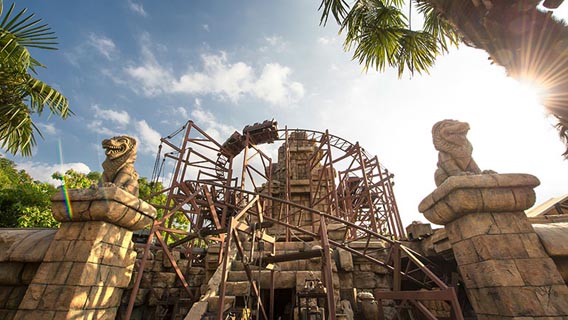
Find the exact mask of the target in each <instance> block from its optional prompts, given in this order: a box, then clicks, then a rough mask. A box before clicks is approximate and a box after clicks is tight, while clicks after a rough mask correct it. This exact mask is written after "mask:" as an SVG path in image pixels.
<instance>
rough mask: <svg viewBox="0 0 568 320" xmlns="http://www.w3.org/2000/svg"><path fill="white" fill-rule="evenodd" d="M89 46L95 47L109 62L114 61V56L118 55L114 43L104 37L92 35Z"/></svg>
mask: <svg viewBox="0 0 568 320" xmlns="http://www.w3.org/2000/svg"><path fill="white" fill-rule="evenodd" d="M89 45H91V46H92V47H94V48H95V49H96V50H97V51H98V52H99V53H100V54H101V55H103V56H104V57H105V58H107V59H108V60H112V58H113V56H114V55H115V54H116V53H117V51H118V50H117V48H116V45H115V44H114V42H113V41H112V40H111V39H110V38H107V37H105V36H103V35H96V34H94V33H91V34H90V35H89Z"/></svg>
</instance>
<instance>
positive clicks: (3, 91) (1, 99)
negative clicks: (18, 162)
mask: <svg viewBox="0 0 568 320" xmlns="http://www.w3.org/2000/svg"><path fill="white" fill-rule="evenodd" d="M14 9H15V4H12V5H11V6H10V8H9V9H8V11H7V12H6V13H5V14H4V12H3V3H2V0H0V19H1V21H0V142H1V146H2V149H5V150H7V151H8V152H10V153H13V154H16V153H20V154H22V155H23V156H31V154H32V148H33V147H34V146H35V145H36V138H35V135H34V132H37V134H39V135H40V136H42V135H41V132H40V130H39V129H38V128H37V126H36V125H35V124H34V123H33V120H32V117H31V116H32V114H36V115H41V114H42V113H43V111H44V108H45V107H46V106H47V108H48V109H49V111H50V112H51V114H55V115H57V116H59V117H61V118H63V119H65V118H67V117H68V116H69V114H72V112H71V111H70V110H69V103H68V101H67V98H65V97H64V96H63V95H62V94H61V93H60V92H58V91H57V90H55V89H54V88H52V87H50V86H48V85H47V84H45V83H44V82H42V81H41V80H39V79H36V78H35V77H34V75H37V68H39V67H45V66H44V65H42V64H41V63H40V62H39V61H37V60H36V59H34V58H32V56H31V55H30V52H29V50H28V49H29V48H38V49H45V50H55V49H56V47H55V45H56V43H55V42H53V41H54V40H55V39H56V37H54V36H53V32H51V29H50V28H49V26H48V25H47V24H42V20H41V19H35V18H34V14H29V15H26V11H27V9H23V10H21V11H19V12H17V13H15V11H14Z"/></svg>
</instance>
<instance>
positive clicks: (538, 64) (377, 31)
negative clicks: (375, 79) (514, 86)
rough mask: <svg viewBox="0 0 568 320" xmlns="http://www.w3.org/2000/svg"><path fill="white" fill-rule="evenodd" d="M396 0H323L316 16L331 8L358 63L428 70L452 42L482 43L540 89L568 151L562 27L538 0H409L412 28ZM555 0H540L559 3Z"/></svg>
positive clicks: (567, 75)
mask: <svg viewBox="0 0 568 320" xmlns="http://www.w3.org/2000/svg"><path fill="white" fill-rule="evenodd" d="M403 2H404V1H403V0H356V1H355V2H354V3H353V5H352V6H349V5H348V4H347V2H345V0H322V2H321V5H320V9H321V10H322V17H321V21H320V22H321V23H322V24H325V23H326V22H327V20H328V18H329V16H330V15H332V16H333V17H334V18H335V20H336V21H337V23H338V24H339V25H340V26H341V29H340V30H341V31H340V32H342V31H345V32H346V40H345V48H346V50H349V49H351V48H354V54H353V57H354V59H358V60H359V62H361V63H362V64H363V65H364V68H365V69H367V68H369V67H374V68H376V69H377V70H383V69H384V67H385V65H386V64H388V65H389V66H394V67H398V70H399V76H400V75H402V72H403V71H404V67H405V66H407V67H408V68H409V69H410V72H411V73H413V72H414V71H417V72H419V73H420V72H423V71H426V72H427V71H428V68H430V67H431V66H432V65H433V64H434V62H435V59H436V56H438V55H440V54H442V53H445V52H447V50H448V45H457V43H458V42H463V43H464V44H466V45H468V46H471V47H475V48H478V49H482V50H485V51H486V52H487V53H488V54H489V56H490V58H491V60H492V61H493V62H494V63H496V64H498V65H501V66H503V67H504V68H505V69H506V70H507V73H508V75H509V76H511V77H514V78H516V79H520V80H531V81H533V82H534V83H536V84H538V85H539V86H540V87H541V88H543V89H544V92H545V93H544V96H543V97H542V99H543V104H544V106H545V107H546V108H547V109H548V111H549V112H550V113H552V114H553V115H554V116H555V117H556V119H557V120H558V123H557V125H556V126H557V129H558V131H559V134H560V137H561V139H562V140H563V141H564V143H565V145H566V147H567V149H566V151H565V153H564V156H566V157H568V26H567V25H566V24H565V23H564V22H563V21H558V20H556V19H554V18H553V17H552V15H551V13H549V12H543V11H540V10H539V9H537V5H538V4H539V2H540V0H498V1H497V0H415V2H416V6H417V9H418V11H419V12H420V13H421V14H423V15H424V19H425V23H424V26H423V29H422V30H421V31H412V30H411V28H410V27H409V23H408V21H407V18H406V16H405V15H404V13H403V8H402V6H403V4H404V3H403ZM561 3H562V0H545V2H544V6H547V7H548V8H550V9H553V8H556V7H558V6H559V5H560V4H561Z"/></svg>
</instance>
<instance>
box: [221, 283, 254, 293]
mask: <svg viewBox="0 0 568 320" xmlns="http://www.w3.org/2000/svg"><path fill="white" fill-rule="evenodd" d="M225 290H226V291H225V294H226V295H229V296H248V295H249V294H250V282H248V281H238V282H235V281H230V282H226V283H225Z"/></svg>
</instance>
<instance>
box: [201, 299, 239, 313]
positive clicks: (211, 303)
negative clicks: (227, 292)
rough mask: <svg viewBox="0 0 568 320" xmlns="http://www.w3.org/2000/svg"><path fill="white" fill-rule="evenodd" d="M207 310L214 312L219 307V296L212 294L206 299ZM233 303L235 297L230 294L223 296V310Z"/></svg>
mask: <svg viewBox="0 0 568 320" xmlns="http://www.w3.org/2000/svg"><path fill="white" fill-rule="evenodd" d="M207 302H208V305H207V311H211V312H216V311H218V310H219V309H220V308H219V297H217V296H213V297H209V298H208V299H207ZM234 305H235V297H232V296H225V304H224V305H223V312H225V311H227V310H229V309H230V308H231V307H232V306H234Z"/></svg>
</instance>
